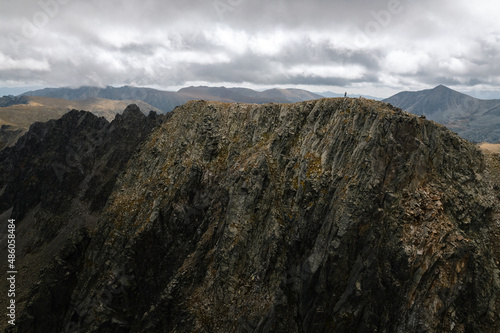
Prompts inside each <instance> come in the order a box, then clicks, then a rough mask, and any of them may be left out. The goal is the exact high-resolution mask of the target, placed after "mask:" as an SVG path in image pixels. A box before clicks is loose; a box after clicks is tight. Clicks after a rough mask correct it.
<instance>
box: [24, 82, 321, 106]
mask: <svg viewBox="0 0 500 333" xmlns="http://www.w3.org/2000/svg"><path fill="white" fill-rule="evenodd" d="M23 95H25V96H43V97H53V98H62V99H67V100H83V99H88V98H96V97H98V98H104V99H110V100H128V99H133V100H141V101H144V102H145V103H148V104H150V105H152V106H154V107H155V108H158V109H159V110H161V111H163V112H169V111H172V110H173V109H174V108H175V107H176V106H180V105H183V104H185V103H186V102H188V101H191V100H201V99H204V100H210V101H218V102H226V103H236V102H239V103H257V104H264V103H271V102H273V103H295V102H301V101H305V100H312V99H319V98H322V97H323V96H321V95H318V94H315V93H312V92H309V91H306V90H300V89H271V90H265V91H262V92H259V91H255V90H252V89H246V88H225V87H189V88H183V89H181V90H179V91H177V92H173V91H162V90H156V89H151V88H137V87H130V86H124V87H119V88H115V87H110V86H108V87H106V88H99V87H81V88H77V89H72V88H46V89H41V90H35V91H29V92H26V93H24V94H23Z"/></svg>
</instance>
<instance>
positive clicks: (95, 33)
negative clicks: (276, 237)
mask: <svg viewBox="0 0 500 333" xmlns="http://www.w3.org/2000/svg"><path fill="white" fill-rule="evenodd" d="M54 1H57V0H54ZM399 2H400V4H401V6H400V9H401V10H400V11H398V12H397V13H396V12H394V13H391V17H390V20H387V21H386V22H381V21H380V19H381V18H380V14H381V13H386V11H387V10H388V9H389V7H388V1H387V0H373V1H368V0H352V1H349V2H347V1H340V0H333V1H327V0H311V1H307V2H304V1H299V0H289V1H286V2H285V1H264V0H252V1H242V2H235V1H232V2H226V3H228V4H230V5H231V6H232V7H231V10H228V11H227V12H226V13H225V15H224V16H223V17H220V16H219V15H218V13H217V11H216V10H215V8H214V6H213V2H212V1H206V0H183V1H181V0H172V1H164V2H160V1H157V0H141V1H138V0H130V1H127V2H123V1H117V0H109V1H97V0H89V1H84V2H83V1H69V2H68V4H66V5H61V6H60V8H59V9H58V11H57V13H56V14H55V15H53V16H51V17H50V19H49V20H48V21H47V22H46V24H44V25H43V26H40V27H39V28H38V30H37V34H36V36H32V37H30V38H25V37H22V38H23V40H22V41H21V42H22V43H20V44H19V45H17V46H18V47H12V44H11V43H9V41H8V39H6V37H7V36H9V35H12V34H17V35H18V36H23V35H22V30H23V24H25V23H26V20H27V21H28V22H29V21H32V20H33V15H34V14H36V13H37V12H40V11H41V10H43V9H42V8H41V7H40V6H39V5H36V4H35V5H34V4H33V2H32V1H28V0H19V1H16V4H15V5H13V3H11V2H7V3H5V4H2V14H0V15H2V20H0V39H1V40H0V71H2V72H1V74H2V75H1V76H0V86H2V85H6V84H7V83H8V82H25V84H26V85H32V84H37V85H39V84H43V85H53V86H64V85H79V84H92V83H96V84H118V85H119V84H130V83H131V82H140V83H141V84H142V85H154V86H156V87H163V88H168V87H169V86H180V85H183V84H187V83H189V82H198V81H199V82H206V83H209V84H212V85H221V84H226V85H228V84H238V83H244V84H246V85H248V86H252V87H258V86H259V85H261V86H266V87H269V86H272V85H276V86H278V85H280V86H282V85H289V86H300V87H308V86H310V87H315V88H314V89H317V87H321V86H324V87H325V89H324V90H327V89H333V88H332V87H335V88H337V87H338V86H341V87H343V86H351V87H356V89H366V93H368V94H370V93H371V92H373V91H387V89H392V90H394V92H396V91H398V90H401V89H403V88H404V89H413V88H415V89H418V88H422V87H427V88H430V87H432V86H433V85H435V84H437V83H441V82H442V83H446V82H450V83H453V82H459V83H460V84H462V85H467V84H469V85H474V84H477V85H478V86H479V84H480V86H481V87H482V88H481V89H483V88H484V89H489V90H493V89H500V86H499V84H500V59H499V58H500V47H499V45H500V20H498V19H497V15H496V13H498V12H499V10H500V3H498V2H496V1H494V0H485V1H484V2H481V3H480V4H476V3H473V2H470V1H465V0H457V1H451V0H443V1H440V2H436V1H434V2H433V1H430V0H419V1H410V0H399ZM374 13H375V14H374ZM377 15H378V16H377ZM31 23H33V22H31ZM375 24H378V27H376V29H375V30H373V31H372V32H371V33H370V34H369V36H367V37H368V38H367V40H366V41H365V43H359V41H357V37H358V35H357V34H358V33H359V32H360V31H361V33H364V30H365V29H366V27H367V26H370V27H372V28H373V27H375ZM363 87H364V88H363ZM388 87H389V88H388ZM358 91H359V90H358ZM372 94H373V93H372Z"/></svg>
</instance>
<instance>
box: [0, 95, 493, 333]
mask: <svg viewBox="0 0 500 333" xmlns="http://www.w3.org/2000/svg"><path fill="white" fill-rule="evenodd" d="M132 109H133V108H132ZM65 117H66V116H65ZM127 119H129V121H127ZM159 123H160V121H158V120H157V119H155V118H154V117H152V116H150V117H148V118H146V117H144V116H139V114H138V113H137V112H135V111H133V110H131V111H130V112H125V113H124V115H123V118H120V117H118V118H117V119H116V120H115V121H114V122H113V123H111V124H107V123H106V122H105V121H104V120H102V119H98V118H96V117H93V116H91V115H89V114H86V113H82V112H76V111H75V112H72V113H71V114H69V115H68V116H67V117H66V118H63V119H62V120H60V121H58V122H50V123H48V124H45V125H35V126H34V127H33V128H32V129H31V130H30V132H29V133H28V134H27V135H26V136H25V137H23V138H22V139H21V140H20V141H19V142H18V144H17V145H16V147H14V148H8V149H6V150H5V151H4V152H2V153H1V155H0V168H1V171H2V173H1V174H2V179H0V187H3V189H2V191H1V192H0V195H1V201H0V202H1V206H0V208H1V209H0V213H1V212H4V213H3V215H2V217H4V220H5V219H6V218H8V217H9V216H10V215H12V216H14V217H15V218H17V219H18V220H19V222H18V224H19V230H20V231H19V236H18V237H19V238H23V237H26V239H37V237H38V238H39V239H38V241H37V242H35V243H34V245H33V244H31V243H30V244H27V243H22V244H20V245H19V246H20V247H21V248H20V251H21V253H22V258H19V261H20V263H19V264H20V265H23V266H25V268H24V270H23V269H21V270H20V272H19V276H20V277H22V276H24V280H23V282H22V283H23V285H24V286H25V287H26V288H27V292H26V293H25V294H24V295H23V297H22V299H19V303H20V306H21V309H22V311H21V313H20V314H19V318H18V324H17V325H16V326H15V328H12V327H11V328H10V329H13V331H17V332H32V331H35V332H39V331H40V332H41V331H43V332H75V331H77V332H236V331H238V332H240V331H241V332H431V331H432V332H439V331H443V332H495V331H498V330H499V329H500V316H499V315H498V309H500V302H499V301H500V298H499V291H500V280H499V277H498V273H499V260H500V247H499V246H498V245H497V244H500V243H499V239H498V238H499V237H500V234H499V230H498V229H499V225H500V220H499V199H500V189H499V187H498V185H499V184H498V183H497V182H498V178H496V176H494V175H498V173H494V172H492V170H491V168H496V166H495V165H497V166H498V163H497V162H498V160H497V159H498V155H495V154H493V155H489V156H488V159H486V158H485V156H484V155H483V153H482V152H481V151H480V150H478V149H477V148H476V147H475V146H474V145H473V144H471V143H469V142H467V141H465V140H463V139H460V138H459V137H458V136H457V135H456V134H454V133H452V132H450V131H448V130H447V129H446V128H444V127H443V126H440V125H437V124H435V123H433V122H431V121H428V120H425V119H422V118H420V117H417V116H413V115H410V114H408V113H405V112H402V111H401V110H400V109H397V108H394V107H392V106H390V105H388V104H385V103H381V102H374V101H371V100H365V99H348V98H339V99H323V100H317V101H309V102H302V103H297V104H267V105H261V106H258V105H249V104H223V103H216V102H205V101H197V102H189V103H187V104H186V105H184V106H182V107H180V108H177V109H176V110H175V111H174V112H173V113H172V114H170V118H168V119H165V121H164V122H163V123H162V124H161V125H159ZM126 124H128V125H126ZM79 126H82V127H81V128H82V130H79V128H80V127H79ZM134 126H136V128H134ZM83 128H84V129H85V130H83ZM140 128H144V131H141V130H139V129H140ZM153 128H154V130H153V131H152V132H151V130H152V129H153ZM104 129H105V130H104ZM42 138H43V139H42ZM51 138H53V139H51ZM56 138H57V141H56V140H55V139H56ZM61 138H64V140H61ZM82 142H85V143H86V144H83V143H82ZM87 142H88V143H89V144H87ZM131 142H133V143H135V145H133V144H132V143H131ZM76 143H79V145H77V144H76ZM69 147H71V149H69ZM94 147H95V148H94ZM124 151H126V153H125V152H124ZM70 153H71V154H70ZM68 154H69V155H68ZM12 156H14V157H12ZM68 156H70V157H69V158H68ZM63 157H64V159H63ZM50 161H54V163H58V164H50ZM495 163H496V164H495ZM54 165H64V168H67V169H64V168H63V170H65V171H64V172H63V173H57V172H55V171H52V173H51V172H49V171H50V170H55V169H54V168H53V166H54ZM40 170H42V171H40ZM58 175H59V176H58ZM32 177H36V179H33V178H32ZM50 177H52V181H50V182H48V179H50ZM43 180H47V181H46V182H44V181H43ZM58 182H59V183H60V184H66V186H63V185H60V186H55V188H54V189H52V188H51V186H50V184H59V183H58ZM43 184H45V185H43ZM16 185H17V190H16V189H14V186H16ZM9 186H10V187H9ZM23 191H24V192H23ZM23 193H24V195H23ZM76 207H77V208H76ZM42 212H43V213H42ZM44 216H50V218H44ZM2 223H3V222H2ZM1 244H2V251H3V250H4V248H5V246H3V244H4V243H3V241H2V242H1ZM35 259H38V260H40V262H42V263H43V265H44V267H43V268H42V267H35V268H34V267H32V266H31V265H34V266H36V265H35V264H34V263H35ZM36 269H39V272H40V274H35V275H30V277H29V278H28V274H30V272H33V271H36Z"/></svg>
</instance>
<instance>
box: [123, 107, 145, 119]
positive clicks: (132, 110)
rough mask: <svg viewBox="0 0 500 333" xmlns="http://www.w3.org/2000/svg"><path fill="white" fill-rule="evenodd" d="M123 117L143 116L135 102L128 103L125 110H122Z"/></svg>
mask: <svg viewBox="0 0 500 333" xmlns="http://www.w3.org/2000/svg"><path fill="white" fill-rule="evenodd" d="M123 117H124V118H128V117H134V118H137V117H141V118H142V117H144V114H143V113H142V112H141V109H140V108H139V107H138V106H137V104H130V105H129V106H127V108H126V109H125V111H123Z"/></svg>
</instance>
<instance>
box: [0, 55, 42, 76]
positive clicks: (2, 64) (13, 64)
mask: <svg viewBox="0 0 500 333" xmlns="http://www.w3.org/2000/svg"><path fill="white" fill-rule="evenodd" d="M13 70H29V71H36V72H40V71H49V70H50V65H49V63H48V62H47V61H46V60H37V59H32V58H22V59H13V58H11V57H8V56H6V55H4V54H3V53H0V71H13Z"/></svg>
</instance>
